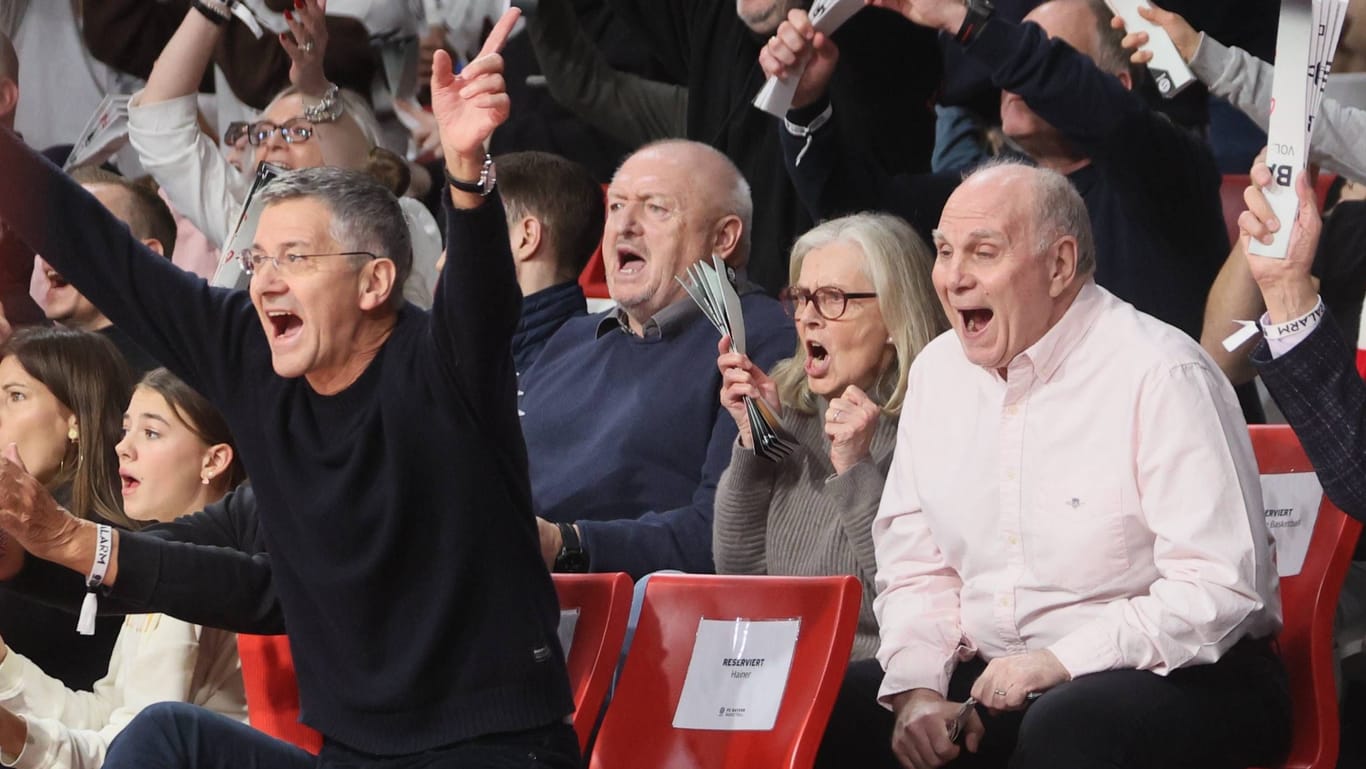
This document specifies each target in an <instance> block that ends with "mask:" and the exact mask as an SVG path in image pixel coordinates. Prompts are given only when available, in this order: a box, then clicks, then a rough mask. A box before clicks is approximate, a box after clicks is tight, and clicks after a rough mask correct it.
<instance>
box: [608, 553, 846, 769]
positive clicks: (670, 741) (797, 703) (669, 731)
mask: <svg viewBox="0 0 1366 769" xmlns="http://www.w3.org/2000/svg"><path fill="white" fill-rule="evenodd" d="M861 592H862V591H861V589H860V587H859V581H858V579H856V578H854V577H851V576H838V577H734V576H714V575H694V574H656V575H654V576H652V577H651V578H650V582H649V583H648V584H647V586H646V588H645V601H644V604H643V605H642V607H641V612H640V620H639V623H638V624H637V626H636V633H635V638H634V640H633V641H632V643H631V650H630V652H629V653H628V654H627V656H626V665H625V667H624V669H623V670H622V673H621V679H620V680H619V682H618V684H617V689H616V693H615V694H614V695H613V696H612V702H611V704H610V705H608V707H607V716H606V718H605V719H604V720H603V724H602V729H601V731H600V732H599V733H598V739H597V742H596V743H595V744H594V746H593V755H592V758H591V762H590V764H589V766H590V769H638V768H639V767H650V768H651V769H674V768H675V767H677V768H680V769H681V768H682V767H694V768H695V767H707V769H753V768H754V767H763V768H764V769H805V768H808V767H810V766H811V765H812V763H813V762H814V760H815V756H816V749H817V748H818V747H819V745H820V741H821V735H822V734H823V732H824V731H825V725H826V722H827V721H828V720H829V718H830V711H831V709H832V708H833V707H834V704H835V696H836V695H837V694H838V692H839V688H840V683H841V681H842V680H843V677H844V670H845V668H846V667H847V666H848V663H849V652H850V650H851V649H852V647H853V643H854V628H855V626H856V625H857V624H858V613H859V601H860V597H861ZM794 617H795V618H800V619H801V627H800V632H799V634H798V638H797V645H796V648H795V650H794V654H793V659H792V668H791V671H790V673H789V675H788V679H787V685H786V687H785V688H784V690H783V695H782V702H781V705H780V709H779V711H778V717H777V722H776V723H775V724H774V728H773V729H772V730H770V731H712V730H699V729H675V728H674V727H673V719H674V712H675V710H676V708H677V707H678V701H679V697H680V695H681V693H682V689H683V682H684V680H685V678H686V675H687V671H688V665H689V662H690V661H691V657H692V651H693V644H694V642H695V640H696V636H697V630H698V621H699V620H700V619H702V618H707V619H720V620H729V619H737V618H744V619H791V618H794Z"/></svg>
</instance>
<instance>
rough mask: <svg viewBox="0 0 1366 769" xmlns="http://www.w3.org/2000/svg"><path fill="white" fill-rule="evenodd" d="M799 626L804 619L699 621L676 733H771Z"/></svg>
mask: <svg viewBox="0 0 1366 769" xmlns="http://www.w3.org/2000/svg"><path fill="white" fill-rule="evenodd" d="M800 627H801V620H800V619H779V620H749V619H733V620H716V619H702V620H699V621H698V623H697V642H696V643H695V644H694V645H693V650H692V660H691V661H690V662H689V663H688V675H687V677H686V678H684V680H683V693H682V694H681V695H680V696H679V698H678V709H677V710H675V711H674V721H673V725H674V728H676V729H719V730H725V731H767V730H769V729H772V728H773V724H774V723H776V722H777V720H778V707H779V705H781V704H782V701H783V691H784V690H785V689H786V688H787V674H788V672H789V671H790V670H791V669H792V654H793V652H794V651H795V650H796V648H797V631H798V629H799V628H800Z"/></svg>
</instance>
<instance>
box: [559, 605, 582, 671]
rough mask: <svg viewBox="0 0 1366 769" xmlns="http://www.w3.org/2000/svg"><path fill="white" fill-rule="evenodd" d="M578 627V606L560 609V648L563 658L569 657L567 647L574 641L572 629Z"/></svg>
mask: <svg viewBox="0 0 1366 769" xmlns="http://www.w3.org/2000/svg"><path fill="white" fill-rule="evenodd" d="M578 627H579V607H577V606H575V607H574V608H572V609H560V631H559V636H560V649H562V650H563V651H564V658H565V659H569V647H570V646H571V645H573V643H574V631H575V630H577V629H578Z"/></svg>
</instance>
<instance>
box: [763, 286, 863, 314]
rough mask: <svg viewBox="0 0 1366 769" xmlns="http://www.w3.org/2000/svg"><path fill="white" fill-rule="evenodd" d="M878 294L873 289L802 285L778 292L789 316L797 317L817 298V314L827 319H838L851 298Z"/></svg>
mask: <svg viewBox="0 0 1366 769" xmlns="http://www.w3.org/2000/svg"><path fill="white" fill-rule="evenodd" d="M876 296H877V294H875V293H873V292H871V291H844V290H842V289H838V288H835V287H834V286H821V287H820V288H817V289H816V290H815V291H812V290H811V289H807V288H802V287H801V286H788V287H787V288H785V289H783V290H782V292H781V293H779V294H778V300H779V301H781V302H782V303H783V309H784V310H785V311H787V316H788V317H789V318H796V317H797V316H798V315H801V314H802V310H804V309H806V303H807V302H810V301H812V300H815V305H816V314H817V315H820V316H821V317H822V318H825V319H826V320H838V319H839V317H840V316H841V315H843V314H844V311H845V309H847V308H848V306H849V300H850V299H873V298H875V297H876Z"/></svg>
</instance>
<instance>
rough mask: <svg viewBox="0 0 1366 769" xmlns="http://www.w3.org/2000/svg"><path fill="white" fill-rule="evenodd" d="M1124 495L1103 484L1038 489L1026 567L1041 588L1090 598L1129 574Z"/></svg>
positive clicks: (1027, 528) (1028, 524) (1029, 521)
mask: <svg viewBox="0 0 1366 769" xmlns="http://www.w3.org/2000/svg"><path fill="white" fill-rule="evenodd" d="M1120 502H1121V498H1120V493H1119V491H1118V489H1115V488H1114V487H1110V486H1105V485H1101V484H1087V483H1085V482H1078V483H1075V484H1067V485H1063V484H1050V485H1046V486H1044V487H1041V488H1039V489H1037V490H1036V491H1035V493H1034V498H1033V500H1032V504H1031V506H1030V509H1029V510H1028V511H1027V513H1026V515H1025V521H1024V526H1023V529H1024V531H1023V533H1024V550H1025V565H1026V567H1027V568H1028V570H1029V571H1030V572H1031V573H1032V574H1033V575H1034V577H1035V578H1036V579H1037V580H1038V586H1039V587H1040V588H1044V589H1048V588H1053V589H1061V590H1066V591H1068V592H1071V593H1077V594H1081V595H1087V594H1091V593H1094V592H1096V591H1097V589H1098V588H1100V587H1102V586H1103V585H1105V584H1106V583H1107V582H1110V581H1112V580H1114V579H1117V578H1119V577H1122V576H1123V575H1124V573H1125V572H1126V571H1127V570H1128V569H1129V566H1130V563H1129V552H1128V547H1127V545H1126V542H1125V538H1124V515H1123V511H1122V508H1121V507H1120Z"/></svg>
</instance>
